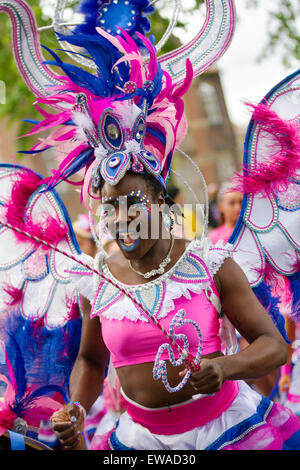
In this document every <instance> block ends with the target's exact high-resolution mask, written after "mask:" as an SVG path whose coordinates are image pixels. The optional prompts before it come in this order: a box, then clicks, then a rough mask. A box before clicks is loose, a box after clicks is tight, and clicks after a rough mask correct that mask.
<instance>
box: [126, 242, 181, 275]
mask: <svg viewBox="0 0 300 470" xmlns="http://www.w3.org/2000/svg"><path fill="white" fill-rule="evenodd" d="M173 246H174V237H173V235H172V234H171V244H170V248H169V251H168V253H167V256H166V257H165V259H163V260H162V262H161V263H160V265H159V267H158V268H157V269H152V270H151V271H148V272H147V273H141V272H140V271H137V270H136V269H134V267H133V266H132V264H131V261H130V260H129V261H128V262H129V266H130V267H131V269H132V271H134V272H135V273H136V274H139V275H140V276H142V277H144V278H145V279H149V277H153V276H156V274H163V273H164V272H165V268H166V266H167V265H168V264H169V263H170V262H171V257H170V254H171V251H172V248H173Z"/></svg>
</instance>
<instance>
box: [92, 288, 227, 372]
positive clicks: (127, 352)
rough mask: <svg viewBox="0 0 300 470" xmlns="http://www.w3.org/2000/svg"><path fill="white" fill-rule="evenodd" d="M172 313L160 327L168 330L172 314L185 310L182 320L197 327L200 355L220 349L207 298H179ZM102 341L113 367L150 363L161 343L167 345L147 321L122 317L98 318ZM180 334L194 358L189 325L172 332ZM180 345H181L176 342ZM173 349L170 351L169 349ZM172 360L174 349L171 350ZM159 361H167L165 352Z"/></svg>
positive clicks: (194, 339) (194, 336)
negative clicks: (189, 321) (200, 348)
mask: <svg viewBox="0 0 300 470" xmlns="http://www.w3.org/2000/svg"><path fill="white" fill-rule="evenodd" d="M174 303H175V307H176V308H175V311H173V312H169V313H168V315H167V316H166V317H165V318H162V319H161V320H160V324H161V325H162V326H163V327H164V328H165V329H166V330H167V331H168V330H169V324H170V322H171V320H172V318H173V316H174V314H175V312H176V311H177V310H179V309H181V308H183V309H185V312H186V318H189V319H191V320H194V321H196V322H197V323H198V325H199V326H200V330H201V334H202V341H203V349H202V355H206V354H210V353H213V352H216V351H220V349H221V341H220V337H219V317H218V312H217V311H216V309H215V307H214V306H213V305H212V303H211V302H210V301H209V300H208V299H207V297H206V295H205V292H204V291H202V292H201V293H200V294H193V293H192V294H191V299H190V300H189V299H186V298H182V297H181V298H180V299H177V300H175V302H174ZM101 325H102V335H103V340H104V342H105V344H106V346H107V348H108V349H109V351H110V352H111V359H112V362H113V365H114V367H115V368H118V367H122V366H129V365H133V364H141V363H145V362H154V360H155V356H156V353H157V350H158V348H159V347H160V346H161V344H163V343H166V342H168V340H167V339H166V337H165V336H164V335H163V333H162V332H161V331H160V330H159V329H158V328H157V327H156V326H155V325H153V324H152V323H150V322H147V323H145V322H141V321H137V322H135V321H131V320H128V319H127V318H123V319H122V321H119V320H117V319H112V320H110V319H107V318H105V317H102V318H101ZM175 331H176V333H183V334H185V335H186V336H187V338H188V341H189V346H190V347H189V351H190V353H192V354H193V355H194V356H195V355H196V352H197V347H198V336H197V333H196V330H195V328H194V326H193V325H190V324H187V325H184V326H183V327H181V328H178V329H177V330H175ZM179 344H181V343H179ZM173 350H174V348H173ZM174 352H175V357H176V359H177V358H178V352H177V350H174ZM161 359H164V360H168V352H167V351H165V352H164V353H163V354H162V356H161Z"/></svg>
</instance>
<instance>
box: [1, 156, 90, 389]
mask: <svg viewBox="0 0 300 470" xmlns="http://www.w3.org/2000/svg"><path fill="white" fill-rule="evenodd" d="M0 181H1V186H0V188H1V190H0V211H1V215H0V222H3V223H8V224H11V225H12V226H14V227H16V228H18V229H19V230H20V232H16V231H14V230H11V229H9V228H7V227H5V226H4V225H2V226H1V228H0V323H1V339H2V340H3V341H4V343H5V347H6V350H7V354H8V356H9V357H10V360H11V361H12V363H13V367H14V365H15V364H14V360H16V357H17V356H16V347H15V345H16V343H17V344H18V345H19V347H20V349H21V352H22V354H23V357H24V361H25V364H26V371H27V373H28V377H27V379H28V383H29V384H34V385H45V384H48V383H51V384H57V385H60V386H66V387H67V384H68V379H69V373H70V371H71V368H72V365H73V362H74V360H75V358H76V355H77V352H78V347H79V340H80V332H81V313H80V301H79V296H78V293H77V291H76V290H75V289H74V286H73V285H72V283H71V281H70V279H69V277H68V275H67V274H66V272H65V269H68V268H70V267H71V266H72V265H73V264H74V262H75V261H74V259H75V258H76V259H81V260H83V259H84V257H85V255H84V254H82V253H81V250H80V248H79V246H78V244H77V241H76V238H75V235H74V232H73V229H72V225H71V222H70V219H69V216H68V213H67V211H66V208H65V206H64V205H63V203H62V201H61V199H60V197H59V196H58V194H57V193H56V192H55V191H47V192H42V189H43V185H42V178H41V176H39V175H37V174H36V173H35V172H34V171H32V170H29V169H27V168H25V167H22V166H19V165H9V164H7V165H6V164H1V165H0ZM22 231H26V232H27V233H28V234H29V235H30V236H32V237H34V236H36V237H38V238H39V239H41V240H43V241H44V242H45V243H46V245H44V244H40V243H38V242H36V241H34V239H31V238H28V237H27V236H25V235H24V234H22ZM47 242H48V243H52V245H55V246H56V247H57V248H58V249H59V250H60V251H63V252H66V253H67V254H69V256H71V257H73V260H72V259H70V258H68V257H66V256H64V255H63V254H61V253H59V252H57V251H55V250H54V249H53V248H50V247H49V246H47ZM0 362H1V361H0Z"/></svg>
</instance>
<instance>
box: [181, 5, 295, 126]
mask: <svg viewBox="0 0 300 470" xmlns="http://www.w3.org/2000/svg"><path fill="white" fill-rule="evenodd" d="M188 1H193V0H185V2H184V3H186V2H188ZM235 4H236V12H237V18H238V21H237V25H236V30H235V35H234V37H233V40H232V43H231V45H230V47H229V49H228V50H227V52H226V53H225V55H224V56H223V57H222V58H221V59H220V61H219V63H218V66H219V69H220V72H221V78H222V83H223V89H224V93H225V98H226V102H227V107H228V110H229V114H230V117H231V120H232V122H233V123H234V124H236V125H242V126H246V125H247V124H248V121H249V114H248V112H247V111H246V110H245V107H244V105H243V104H242V100H244V99H247V100H251V101H256V102H257V101H260V100H261V99H262V98H263V97H264V96H265V94H266V93H267V92H268V91H269V90H270V89H271V88H273V86H274V85H276V84H277V83H278V82H280V81H281V80H282V79H283V78H284V77H285V76H287V75H289V74H290V73H292V72H294V71H295V70H296V69H297V68H298V67H299V64H298V65H297V64H296V60H294V67H292V68H286V67H284V66H283V65H282V63H281V60H280V57H279V53H277V54H273V55H272V57H268V58H265V59H263V61H262V62H261V63H259V62H258V57H259V55H260V54H261V53H262V51H263V49H264V46H265V44H266V42H267V39H268V36H267V27H266V26H267V21H268V15H267V8H268V7H269V8H270V5H271V3H270V0H269V1H266V0H264V1H260V2H259V4H260V6H259V7H257V8H246V7H245V5H246V0H236V2H235ZM188 22H189V23H191V24H190V26H191V28H189V34H191V35H192V34H193V33H195V31H196V30H197V28H199V18H198V17H197V15H195V14H194V15H193V16H192V17H189V19H188ZM193 23H194V24H193ZM184 40H185V41H187V38H185V39H184Z"/></svg>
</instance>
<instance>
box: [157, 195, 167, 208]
mask: <svg viewBox="0 0 300 470" xmlns="http://www.w3.org/2000/svg"><path fill="white" fill-rule="evenodd" d="M157 202H158V204H159V205H160V206H161V205H162V204H165V202H166V200H165V196H164V193H162V192H161V193H160V194H159V196H158V198H157Z"/></svg>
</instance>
